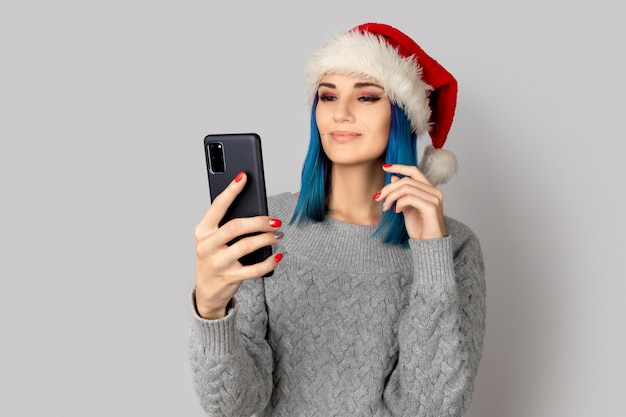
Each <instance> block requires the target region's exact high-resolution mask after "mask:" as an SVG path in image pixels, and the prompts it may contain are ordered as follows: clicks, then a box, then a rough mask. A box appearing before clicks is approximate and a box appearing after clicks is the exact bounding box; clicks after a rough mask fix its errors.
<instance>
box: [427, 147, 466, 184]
mask: <svg viewBox="0 0 626 417" xmlns="http://www.w3.org/2000/svg"><path fill="white" fill-rule="evenodd" d="M419 169H420V171H422V173H423V174H424V175H425V176H426V178H428V181H430V182H431V183H432V184H433V185H435V186H436V185H441V184H445V183H447V182H448V181H449V180H450V178H452V177H453V176H454V174H456V173H457V172H458V171H459V163H458V161H457V159H456V156H455V155H454V154H453V153H452V152H450V151H448V150H446V149H435V148H433V147H432V145H427V146H426V147H425V148H424V156H422V159H421V161H420V163H419Z"/></svg>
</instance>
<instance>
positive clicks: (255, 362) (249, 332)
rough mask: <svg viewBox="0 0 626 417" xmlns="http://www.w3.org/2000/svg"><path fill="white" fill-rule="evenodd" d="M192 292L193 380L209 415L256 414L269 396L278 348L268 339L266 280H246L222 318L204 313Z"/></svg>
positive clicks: (190, 353) (190, 345) (191, 345)
mask: <svg viewBox="0 0 626 417" xmlns="http://www.w3.org/2000/svg"><path fill="white" fill-rule="evenodd" d="M194 300H195V297H194V295H193V294H192V304H193V319H192V324H191V332H190V339H189V360H190V365H191V373H192V381H193V386H194V388H195V390H196V393H197V394H198V397H199V400H200V404H201V405H202V407H203V408H204V410H205V411H206V413H207V415H209V416H250V415H252V414H254V413H257V412H260V411H261V410H263V409H264V408H265V406H266V405H267V403H268V402H269V399H270V395H271V391H272V353H271V349H270V347H269V345H268V344H267V342H266V340H265V334H266V327H267V313H266V309H265V299H264V293H263V280H262V279H255V280H248V281H245V282H244V283H243V284H242V286H241V287H240V288H239V291H238V292H237V295H236V296H235V300H234V302H233V305H232V308H231V309H230V310H229V312H228V314H227V315H226V317H224V318H222V319H219V320H205V319H203V318H201V317H200V316H199V315H198V313H197V310H196V308H195V303H194Z"/></svg>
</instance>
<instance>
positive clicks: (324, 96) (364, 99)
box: [319, 94, 381, 103]
mask: <svg viewBox="0 0 626 417" xmlns="http://www.w3.org/2000/svg"><path fill="white" fill-rule="evenodd" d="M319 99H320V101H325V102H330V101H335V100H336V99H337V97H336V96H333V95H330V94H320V96H319ZM380 99H381V97H376V96H361V97H359V98H358V99H357V100H359V101H360V102H362V103H376V102H377V101H378V100H380Z"/></svg>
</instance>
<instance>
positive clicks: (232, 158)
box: [204, 133, 272, 276]
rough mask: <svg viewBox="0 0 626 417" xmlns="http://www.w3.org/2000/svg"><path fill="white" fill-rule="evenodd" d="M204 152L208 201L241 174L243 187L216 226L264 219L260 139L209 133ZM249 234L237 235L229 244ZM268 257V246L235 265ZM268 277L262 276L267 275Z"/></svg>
mask: <svg viewBox="0 0 626 417" xmlns="http://www.w3.org/2000/svg"><path fill="white" fill-rule="evenodd" d="M204 153H205V157H206V164H207V172H208V176H209V192H210V195H211V202H213V200H215V197H217V196H218V195H219V194H220V193H221V192H222V191H224V189H225V188H226V187H228V184H230V183H231V182H232V181H233V179H235V177H236V176H237V174H238V173H239V172H242V171H243V172H245V173H246V175H247V177H248V181H247V183H246V186H245V188H244V189H243V190H242V192H241V193H240V194H239V195H238V196H237V198H236V199H235V201H234V202H233V203H232V204H231V206H230V208H229V209H228V211H227V212H226V214H225V215H224V218H223V219H222V221H221V222H220V226H221V225H223V224H224V223H226V222H228V221H229V220H231V219H234V218H238V217H252V216H267V214H268V211H267V195H266V192H265V174H264V171H263V154H262V152H261V137H260V136H259V135H258V134H256V133H228V134H210V135H207V136H205V138H204ZM246 236H249V235H243V236H239V237H238V238H236V239H234V240H233V241H232V242H229V244H233V243H235V242H237V241H238V240H239V239H241V238H243V237H246ZM271 255H272V248H271V246H266V247H263V248H261V249H258V250H256V251H254V252H252V253H250V254H248V255H245V256H244V257H242V258H241V259H239V262H241V263H242V264H243V265H252V264H255V263H258V262H261V261H263V260H265V259H266V258H267V257H269V256H271ZM270 275H271V273H270V274H268V275H266V276H270Z"/></svg>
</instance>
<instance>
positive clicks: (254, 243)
mask: <svg viewBox="0 0 626 417" xmlns="http://www.w3.org/2000/svg"><path fill="white" fill-rule="evenodd" d="M282 238H283V234H282V232H280V231H278V230H275V231H271V232H265V233H259V234H255V235H252V236H246V237H244V238H241V239H239V240H238V241H237V242H235V243H233V244H232V245H231V246H229V247H228V248H226V249H225V250H224V254H223V257H224V258H228V259H233V260H234V259H239V258H241V257H242V256H245V255H248V254H250V253H252V252H254V251H256V250H258V249H261V248H263V247H265V246H272V245H274V244H276V243H278V242H279V241H280V240H281V239H282Z"/></svg>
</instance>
